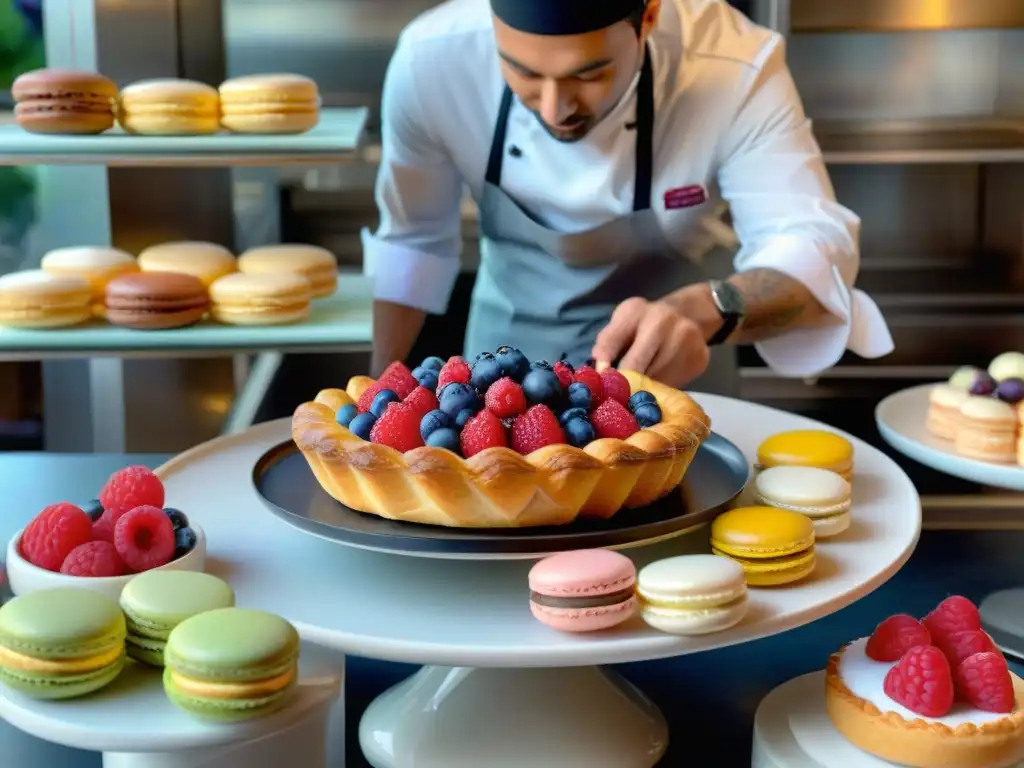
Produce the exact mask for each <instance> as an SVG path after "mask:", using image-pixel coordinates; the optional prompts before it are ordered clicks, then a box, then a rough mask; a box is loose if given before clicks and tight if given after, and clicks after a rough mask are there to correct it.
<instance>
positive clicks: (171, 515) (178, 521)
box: [164, 507, 188, 531]
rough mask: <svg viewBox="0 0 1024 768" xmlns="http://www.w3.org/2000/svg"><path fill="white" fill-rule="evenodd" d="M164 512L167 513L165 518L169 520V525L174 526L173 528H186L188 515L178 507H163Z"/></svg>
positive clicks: (178, 529) (177, 529)
mask: <svg viewBox="0 0 1024 768" xmlns="http://www.w3.org/2000/svg"><path fill="white" fill-rule="evenodd" d="M164 514H165V515H167V519H168V520H170V521H171V527H172V528H174V530H176V531H180V530H181V529H182V528H188V515H186V514H185V513H184V512H182V511H181V510H180V509H174V507H167V508H165V509H164Z"/></svg>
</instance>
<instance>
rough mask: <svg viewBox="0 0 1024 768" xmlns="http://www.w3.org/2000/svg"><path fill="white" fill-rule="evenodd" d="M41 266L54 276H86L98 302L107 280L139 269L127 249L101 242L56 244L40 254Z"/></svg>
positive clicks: (93, 296)
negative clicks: (50, 249) (68, 245)
mask: <svg viewBox="0 0 1024 768" xmlns="http://www.w3.org/2000/svg"><path fill="white" fill-rule="evenodd" d="M40 267H41V268H42V270H43V271H44V272H47V273H49V274H51V275H54V276H56V277H75V278H82V279H84V280H87V281H88V282H89V285H90V286H91V287H92V298H93V302H94V303H95V304H96V305H97V306H102V304H103V296H104V293H105V291H106V288H107V283H109V282H110V281H111V280H113V279H114V278H115V277H117V276H118V275H124V274H128V273H129V272H138V271H139V264H138V262H137V261H136V260H135V257H134V256H132V255H131V254H130V253H125V252H124V251H122V250H120V249H118V248H108V247H104V246H77V247H72V248H57V249H56V250H53V251H50V252H49V253H47V254H46V255H45V256H43V260H42V262H41V263H40Z"/></svg>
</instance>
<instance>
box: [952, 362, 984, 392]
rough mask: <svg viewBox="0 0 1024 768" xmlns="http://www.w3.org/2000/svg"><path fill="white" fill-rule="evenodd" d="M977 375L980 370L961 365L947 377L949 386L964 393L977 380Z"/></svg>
mask: <svg viewBox="0 0 1024 768" xmlns="http://www.w3.org/2000/svg"><path fill="white" fill-rule="evenodd" d="M979 373H981V369H980V368H975V367H974V366H973V365H961V366H960V367H959V368H957V369H956V370H955V371H954V372H953V375H952V376H950V377H949V386H951V387H952V388H953V389H962V390H964V391H965V392H966V391H967V390H968V389H970V388H971V384H973V383H974V382H975V380H977V378H978V374H979Z"/></svg>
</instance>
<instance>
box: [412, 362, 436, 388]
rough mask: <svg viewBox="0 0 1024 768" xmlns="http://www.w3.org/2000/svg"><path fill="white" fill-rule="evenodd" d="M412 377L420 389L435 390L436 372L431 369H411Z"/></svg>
mask: <svg viewBox="0 0 1024 768" xmlns="http://www.w3.org/2000/svg"><path fill="white" fill-rule="evenodd" d="M412 377H413V378H414V379H416V381H418V382H419V383H420V386H421V387H426V388H427V389H430V390H434V389H437V371H435V370H434V369H433V368H422V367H421V368H413V371H412Z"/></svg>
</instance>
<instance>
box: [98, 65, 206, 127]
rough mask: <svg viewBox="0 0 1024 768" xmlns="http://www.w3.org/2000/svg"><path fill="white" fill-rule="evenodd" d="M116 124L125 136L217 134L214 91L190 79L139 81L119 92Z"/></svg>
mask: <svg viewBox="0 0 1024 768" xmlns="http://www.w3.org/2000/svg"><path fill="white" fill-rule="evenodd" d="M117 121H118V123H120V124H121V127H122V128H124V130H125V131H127V132H128V133H136V134H141V135H145V136H201V135H204V134H210V133H217V132H218V131H220V97H219V96H218V95H217V89H216V88H212V87H210V86H209V85H206V84H205V83H198V82H195V81H194V80H178V79H173V78H164V79H155V80H140V81H139V82H137V83H132V84H131V85H129V86H127V87H126V88H124V89H123V90H122V91H121V94H120V96H119V97H118V105H117Z"/></svg>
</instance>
